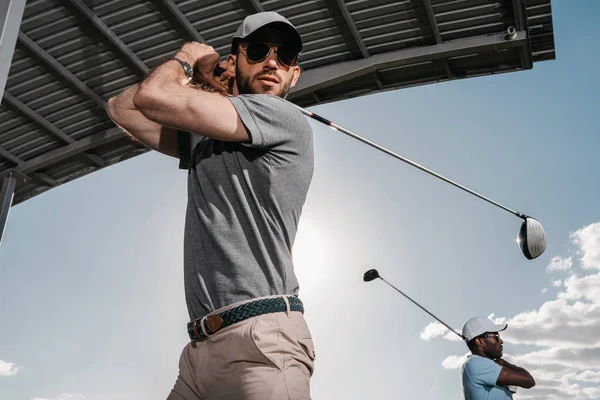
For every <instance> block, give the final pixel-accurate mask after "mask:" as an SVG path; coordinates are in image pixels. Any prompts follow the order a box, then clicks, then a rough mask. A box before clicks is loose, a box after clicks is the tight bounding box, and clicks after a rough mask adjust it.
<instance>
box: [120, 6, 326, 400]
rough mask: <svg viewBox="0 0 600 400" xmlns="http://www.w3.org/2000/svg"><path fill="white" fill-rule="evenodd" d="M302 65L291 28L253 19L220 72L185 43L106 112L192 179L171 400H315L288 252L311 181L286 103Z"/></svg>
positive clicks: (283, 22) (306, 151) (305, 130)
mask: <svg viewBox="0 0 600 400" xmlns="http://www.w3.org/2000/svg"><path fill="white" fill-rule="evenodd" d="M301 52H302V40H301V38H300V35H299V33H298V32H297V30H296V28H295V27H294V26H293V25H292V24H291V23H290V22H289V21H288V20H287V19H285V18H284V17H282V16H281V15H279V14H277V13H274V12H264V13H258V14H254V15H251V16H248V17H247V18H245V19H244V21H243V22H242V24H241V25H240V27H239V28H238V30H237V32H236V33H235V36H234V37H233V40H232V46H231V54H229V55H228V57H227V60H226V61H224V62H223V63H221V65H219V67H220V68H221V69H222V70H224V72H223V73H221V74H218V73H215V71H216V70H217V67H218V65H217V64H218V62H219V55H218V54H217V53H216V52H215V50H214V49H213V48H212V47H210V46H208V45H205V44H202V43H186V44H184V45H183V46H182V47H181V49H180V50H179V51H178V52H177V53H176V54H175V55H174V56H173V57H172V58H170V59H169V60H167V61H165V62H164V63H163V64H161V65H159V66H158V67H157V68H155V69H154V70H153V71H152V72H151V73H150V75H149V76H148V77H147V78H146V79H145V80H144V81H143V82H142V83H141V84H139V85H134V86H133V87H131V88H129V89H127V90H126V91H125V92H123V93H121V94H120V95H119V96H117V97H115V98H112V99H110V100H109V102H108V112H109V115H110V116H111V118H112V119H113V121H115V123H117V124H118V125H119V126H121V127H122V128H123V129H124V130H126V131H127V132H128V133H129V134H130V135H132V136H133V137H135V138H136V139H137V140H139V141H140V142H142V143H144V144H145V145H147V146H149V147H151V148H153V149H155V150H157V151H159V152H162V153H164V154H167V155H170V156H173V157H176V158H178V159H179V160H180V163H179V166H180V168H182V169H185V170H187V171H188V206H187V215H186V221H185V238H184V284H185V294H186V303H187V308H188V312H189V316H190V322H189V323H188V326H187V333H188V335H189V337H190V343H188V344H187V345H186V346H185V348H184V349H183V351H182V354H181V357H180V360H179V376H178V377H177V380H176V382H175V385H174V387H173V389H172V391H171V393H170V395H169V396H168V400H192V399H193V400H200V399H215V400H216V399H219V400H227V399H232V400H233V399H235V400H270V399H272V400H282V399H288V400H292V399H293V400H308V399H310V378H311V376H312V374H313V368H314V360H315V352H314V347H313V343H312V337H311V333H310V330H309V329H308V326H307V324H306V321H305V319H304V314H303V312H304V308H303V305H302V302H301V301H300V299H299V297H298V292H299V285H298V281H297V279H296V276H295V273H294V268H293V261H292V247H293V244H294V239H295V236H296V231H297V227H298V222H299V218H300V215H301V211H302V207H303V204H304V202H305V199H306V196H307V192H308V188H309V185H310V182H311V180H312V174H313V166H314V163H313V136H312V129H311V126H310V124H309V123H308V121H307V120H306V119H305V118H304V116H303V115H302V114H301V113H300V112H299V110H298V109H297V108H296V107H295V106H294V105H293V104H291V103H289V102H287V101H285V100H284V98H285V97H286V96H287V94H288V93H289V91H290V89H291V88H292V87H293V86H294V85H295V84H296V82H297V80H298V78H299V76H300V67H299V65H298V58H299V56H300V53H301ZM193 81H195V82H201V83H202V84H204V85H205V86H206V85H207V86H209V87H211V88H212V91H203V90H197V89H196V88H194V87H192V86H191V85H190V82H193ZM196 87H197V86H196ZM215 92H216V93H215ZM148 201H152V200H151V199H148ZM151 324H152V323H151V322H150V321H147V323H145V324H144V329H151Z"/></svg>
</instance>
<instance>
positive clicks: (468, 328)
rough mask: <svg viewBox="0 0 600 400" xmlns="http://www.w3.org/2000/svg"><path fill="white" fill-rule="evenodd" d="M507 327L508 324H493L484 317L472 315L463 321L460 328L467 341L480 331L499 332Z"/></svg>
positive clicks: (480, 332)
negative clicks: (472, 316)
mask: <svg viewBox="0 0 600 400" xmlns="http://www.w3.org/2000/svg"><path fill="white" fill-rule="evenodd" d="M507 327H508V324H495V323H493V322H492V321H491V320H490V319H489V318H486V317H474V318H471V319H470V320H468V321H467V322H465V324H464V325H463V328H462V335H463V338H464V339H465V341H467V342H468V341H469V340H471V339H473V338H475V337H477V336H479V335H481V334H482V333H486V332H501V331H503V330H505V329H506V328H507Z"/></svg>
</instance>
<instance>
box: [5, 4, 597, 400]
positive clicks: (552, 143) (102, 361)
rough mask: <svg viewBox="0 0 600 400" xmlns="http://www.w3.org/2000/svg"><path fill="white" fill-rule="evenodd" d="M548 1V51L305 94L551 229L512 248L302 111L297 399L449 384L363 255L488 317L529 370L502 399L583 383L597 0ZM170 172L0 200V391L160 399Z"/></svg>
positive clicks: (592, 289)
mask: <svg viewBox="0 0 600 400" xmlns="http://www.w3.org/2000/svg"><path fill="white" fill-rule="evenodd" d="M552 4H553V19H554V31H555V41H556V48H557V60H555V61H550V62H545V63H540V64H536V65H535V66H534V69H533V70H531V71H525V72H519V73H510V74H503V75H498V76H491V77H482V78H476V79H468V80H461V81H455V82H448V83H442V84H436V85H428V86H421V87H415V88H410V89H403V90H398V91H393V92H386V93H380V94H376V95H371V96H366V97H361V98H357V99H352V100H347V101H341V102H337V103H332V104H326V105H322V106H319V107H313V108H311V109H312V110H313V111H315V112H318V113H320V114H322V115H324V116H326V117H327V118H330V119H332V120H333V121H335V122H336V123H338V124H340V125H342V126H344V127H346V128H348V129H351V130H353V131H355V132H357V133H360V134H361V135H363V136H365V137H367V138H369V139H371V140H373V141H375V142H377V143H379V144H381V145H383V146H386V147H388V148H390V149H392V150H394V151H396V152H398V153H400V154H402V155H404V156H406V157H408V158H409V159H411V160H413V161H416V162H418V163H420V164H423V165H425V166H427V167H429V168H431V169H433V170H435V171H437V172H439V173H441V174H443V175H445V176H447V177H449V178H451V179H454V180H456V181H458V182H459V183H462V184H464V185H466V186H468V187H470V188H471V189H473V190H476V191H478V192H480V193H482V194H484V195H486V196H489V197H491V198H493V199H494V200H496V201H498V202H500V203H502V204H504V205H506V206H508V207H509V208H513V209H516V210H518V211H522V212H524V213H527V214H530V215H532V216H534V217H536V218H537V219H539V220H540V221H541V222H542V223H543V225H544V227H545V229H546V233H547V235H548V248H547V250H546V252H545V253H544V254H543V255H542V256H541V257H540V258H538V259H536V260H533V261H528V260H526V259H525V258H524V257H523V256H522V255H521V253H520V251H519V249H518V247H517V245H516V242H515V238H516V234H517V231H518V228H519V226H520V219H518V218H517V217H515V216H511V215H510V214H508V213H506V212H504V211H502V210H500V209H498V208H496V207H493V206H492V205H490V204H487V203H485V202H483V201H481V200H479V199H476V198H474V197H472V196H470V195H468V194H466V193H464V192H462V191H460V190H458V189H456V188H454V187H452V186H449V185H448V184H446V183H444V182H441V181H439V180H437V179H434V178H433V177H431V176H429V175H426V174H425V173H423V172H421V171H419V170H417V169H414V168H412V167H410V166H408V165H406V164H404V163H402V162H400V161H398V160H395V159H393V158H391V157H389V156H386V155H384V154H382V153H380V152H378V151H376V150H374V149H372V148H370V147H368V146H366V145H364V144H362V143H360V142H358V141H355V140H353V139H351V138H349V137H347V136H345V135H342V134H340V133H338V132H335V131H332V130H330V129H328V128H325V127H323V126H321V125H318V124H317V123H313V122H312V121H311V123H312V125H313V127H314V130H315V138H316V144H315V151H316V154H315V157H316V166H315V175H314V179H313V184H312V186H311V189H310V192H309V196H308V199H307V202H306V205H305V208H304V212H303V217H302V220H301V224H300V231H299V234H298V239H297V242H296V245H295V249H294V255H295V258H296V269H297V274H298V278H299V281H300V285H301V292H300V295H301V297H302V299H303V300H304V302H305V306H306V309H307V312H306V318H307V320H308V322H309V326H310V328H311V331H312V333H313V337H314V340H315V346H316V352H317V361H316V371H315V375H314V378H313V380H312V394H313V398H314V399H317V400H320V399H348V400H353V399H356V400H358V399H361V400H362V399H365V398H377V399H398V398H401V399H403V398H418V399H440V398H443V399H451V400H452V399H460V398H461V393H460V382H459V372H458V369H456V366H457V365H458V364H459V362H460V360H461V357H463V356H464V354H465V353H466V351H467V349H466V346H465V345H464V344H463V343H461V342H460V341H454V340H447V339H445V338H443V337H442V335H440V334H439V331H438V330H437V326H436V325H435V324H434V325H430V323H431V322H433V320H432V318H431V317H429V316H428V315H427V314H425V313H423V312H422V311H421V310H420V309H418V308H417V307H415V306H414V305H412V304H411V303H409V302H408V301H407V300H406V299H404V298H403V297H401V296H400V295H398V294H397V293H396V292H394V291H393V290H392V289H391V288H389V287H388V286H386V285H385V284H384V283H383V282H381V281H375V282H372V283H369V284H367V283H364V282H362V274H363V273H364V271H366V270H368V269H370V268H377V269H378V270H379V272H380V273H381V274H382V276H384V277H385V278H386V279H387V280H388V281H390V282H391V283H393V284H395V285H396V286H397V287H399V288H400V289H401V290H404V291H405V292H406V293H407V294H409V295H410V296H412V297H413V298H415V299H416V300H417V301H419V302H420V303H421V304H422V305H423V306H425V307H427V308H428V309H430V310H431V311H432V312H433V313H434V314H436V315H438V316H439V317H441V318H442V319H444V320H445V321H446V322H448V323H449V324H451V325H452V326H454V327H455V328H457V329H460V328H461V326H462V324H463V323H464V321H466V320H467V319H468V318H470V317H472V316H475V315H485V316H488V315H491V314H494V318H500V319H506V320H507V321H508V322H509V330H507V331H506V335H505V337H506V339H505V341H506V344H505V352H506V353H507V354H508V355H509V357H513V358H512V359H513V360H514V362H515V363H518V364H520V365H523V366H525V367H526V368H529V369H531V370H532V371H533V372H534V377H536V380H537V381H538V385H537V387H536V388H534V389H532V390H529V391H527V390H519V392H518V394H517V396H515V398H522V399H525V398H529V399H542V398H550V399H551V398H557V399H566V398H572V399H592V398H600V369H598V365H600V342H599V341H598V339H597V338H598V337H600V293H599V291H598V289H597V287H600V275H599V272H600V271H599V270H600V212H599V211H598V210H599V209H598V199H599V198H600V188H599V185H598V172H597V171H598V168H597V153H598V149H600V134H599V133H600V132H599V130H598V127H597V126H598V124H597V119H598V114H597V104H599V101H600V99H599V97H598V96H599V95H598V93H600V84H599V81H598V78H597V71H596V70H597V65H599V64H600V56H599V55H598V52H597V51H596V52H594V50H593V49H597V48H598V46H597V43H596V42H595V40H596V38H598V37H600V27H599V26H598V25H597V23H596V21H597V20H598V17H599V16H600V3H598V2H596V1H593V0H587V1H584V0H579V1H577V2H567V1H558V0H555V1H553V3H552ZM185 181H186V174H185V172H183V171H179V170H178V169H177V161H176V160H174V159H171V158H168V157H166V156H161V155H159V154H156V153H148V154H145V155H142V156H139V157H137V158H134V159H131V160H128V161H125V162H123V163H120V164H118V165H116V166H112V167H109V168H107V169H105V170H102V171H99V172H97V173H95V174H92V175H89V176H86V177H84V178H81V179H78V180H76V181H73V182H71V183H69V184H66V185H63V186H60V187H58V188H56V189H53V190H51V191H49V192H47V193H45V194H43V195H40V196H38V197H36V198H34V199H31V200H29V201H27V202H25V203H23V204H20V205H18V206H16V207H14V208H13V209H12V210H11V214H10V219H9V224H8V226H7V229H6V232H5V237H4V239H3V243H2V247H1V248H0V266H2V267H1V268H0V360H2V361H0V398H2V399H11V400H13V399H14V400H21V399H23V400H32V399H48V400H58V399H60V400H100V399H106V398H110V399H113V400H121V399H128V400H131V399H144V400H153V399H156V400H159V399H164V398H166V395H167V394H168V392H169V390H170V389H171V387H172V385H173V383H174V380H175V377H176V375H177V360H178V357H179V354H180V351H181V349H182V347H183V346H184V345H185V343H186V333H185V323H186V322H187V311H186V309H185V302H184V295H183V281H182V238H183V222H184V211H185V201H186V187H185ZM550 265H552V267H549V266H550ZM559 281H560V282H559ZM553 282H554V284H553ZM511 328H512V330H511ZM582 330H583V331H585V332H586V335H584V336H582V337H580V338H577V336H576V335H577V331H579V332H581V331H582ZM442 332H443V331H442ZM584 347H585V348H587V349H583V348H584ZM540 360H542V361H543V364H540Z"/></svg>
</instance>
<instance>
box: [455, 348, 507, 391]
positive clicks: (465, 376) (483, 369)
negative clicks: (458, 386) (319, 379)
mask: <svg viewBox="0 0 600 400" xmlns="http://www.w3.org/2000/svg"><path fill="white" fill-rule="evenodd" d="M501 370H502V367H501V366H499V365H498V364H496V363H495V362H494V361H493V360H490V359H489V358H484V357H481V356H477V355H469V356H468V358H467V361H465V363H464V364H463V366H462V368H461V378H462V379H461V383H462V390H463V397H464V399H465V400H512V398H513V397H512V392H511V391H510V390H508V388H507V387H506V386H498V385H496V381H497V380H498V375H500V371H501Z"/></svg>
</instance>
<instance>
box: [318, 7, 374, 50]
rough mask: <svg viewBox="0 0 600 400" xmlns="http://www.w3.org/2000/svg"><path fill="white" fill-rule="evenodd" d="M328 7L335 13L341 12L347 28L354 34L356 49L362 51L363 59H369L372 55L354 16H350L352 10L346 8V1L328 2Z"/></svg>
mask: <svg viewBox="0 0 600 400" xmlns="http://www.w3.org/2000/svg"><path fill="white" fill-rule="evenodd" d="M326 4H327V6H328V7H329V8H330V9H333V8H335V9H336V10H335V11H339V13H340V14H341V15H342V17H344V21H345V22H346V26H347V27H348V30H349V31H350V33H351V34H352V37H354V42H355V43H356V47H358V50H360V53H361V54H362V56H363V58H369V57H370V56H371V55H370V54H369V50H368V49H367V46H366V45H365V42H364V40H363V38H362V36H361V34H360V32H359V31H358V28H357V27H356V24H355V23H354V20H353V19H352V15H351V14H350V10H348V6H346V3H345V2H344V0H335V1H334V0H328V1H326Z"/></svg>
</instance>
